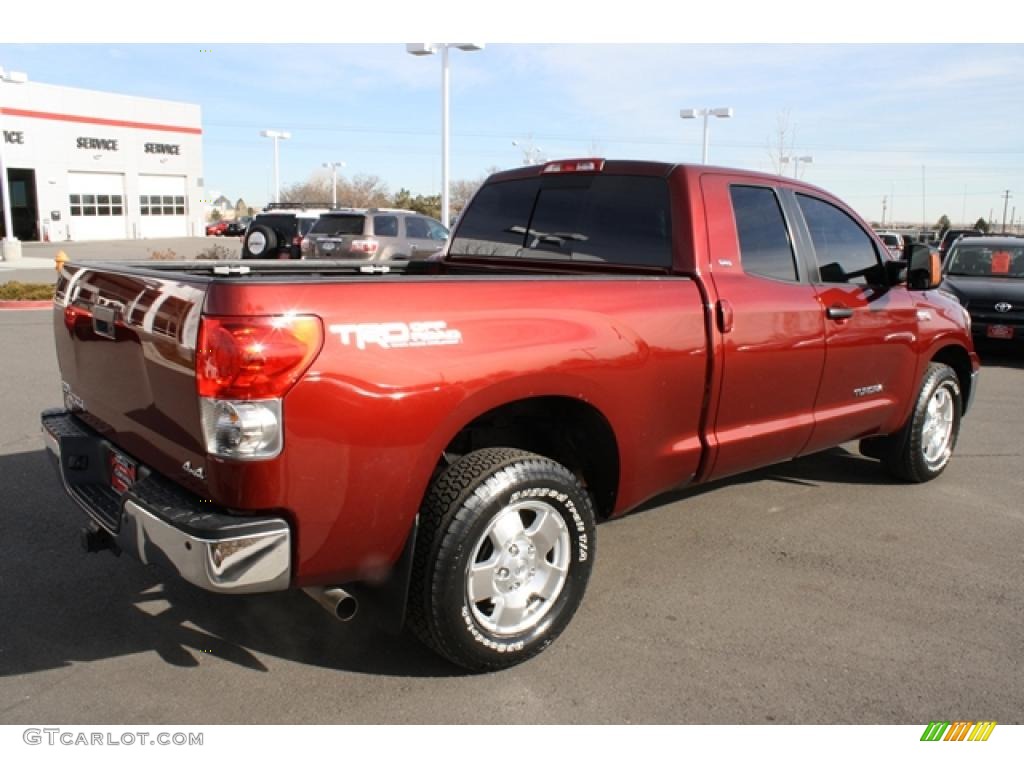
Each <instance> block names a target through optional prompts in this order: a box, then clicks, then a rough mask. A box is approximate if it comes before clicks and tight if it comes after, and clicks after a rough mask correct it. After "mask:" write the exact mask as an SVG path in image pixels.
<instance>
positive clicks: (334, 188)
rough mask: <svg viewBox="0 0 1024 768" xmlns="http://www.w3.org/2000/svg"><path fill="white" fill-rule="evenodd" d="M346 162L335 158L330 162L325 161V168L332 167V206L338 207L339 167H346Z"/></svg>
mask: <svg viewBox="0 0 1024 768" xmlns="http://www.w3.org/2000/svg"><path fill="white" fill-rule="evenodd" d="M344 167H345V163H343V162H341V161H340V160H335V161H333V162H330V163H324V168H330V169H331V207H332V208H337V207H338V169H339V168H344Z"/></svg>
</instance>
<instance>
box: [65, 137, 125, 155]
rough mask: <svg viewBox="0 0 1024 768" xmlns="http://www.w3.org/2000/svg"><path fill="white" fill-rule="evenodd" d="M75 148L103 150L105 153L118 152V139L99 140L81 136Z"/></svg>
mask: <svg viewBox="0 0 1024 768" xmlns="http://www.w3.org/2000/svg"><path fill="white" fill-rule="evenodd" d="M75 146H77V147H78V148H79V149H101V150H103V151H104V152H117V139H97V138H93V137H91V136H79V137H78V139H76V142H75Z"/></svg>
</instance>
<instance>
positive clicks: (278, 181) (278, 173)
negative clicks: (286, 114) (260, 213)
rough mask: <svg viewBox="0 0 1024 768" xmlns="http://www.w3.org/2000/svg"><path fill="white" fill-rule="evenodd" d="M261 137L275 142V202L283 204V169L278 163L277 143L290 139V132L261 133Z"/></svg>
mask: <svg viewBox="0 0 1024 768" xmlns="http://www.w3.org/2000/svg"><path fill="white" fill-rule="evenodd" d="M260 136H264V137H266V138H268V139H273V140H274V202H275V203H280V202H281V168H280V165H279V161H278V152H277V143H278V142H279V141H280V140H281V139H290V138H291V137H292V135H291V134H290V133H288V131H260Z"/></svg>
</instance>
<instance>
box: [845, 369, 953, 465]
mask: <svg viewBox="0 0 1024 768" xmlns="http://www.w3.org/2000/svg"><path fill="white" fill-rule="evenodd" d="M947 398H948V401H949V407H950V408H951V411H950V413H949V416H950V419H949V424H950V427H949V433H948V437H946V438H945V439H942V440H939V441H937V442H936V444H935V445H932V444H931V443H930V441H929V436H930V434H931V433H930V432H929V429H928V428H929V424H930V423H931V421H930V414H929V407H930V406H931V407H932V408H935V409H940V408H944V407H945V406H944V404H945V403H946V399H947ZM962 412H963V397H962V395H961V391H960V380H959V379H958V378H957V375H956V372H955V371H954V370H953V369H952V368H950V367H949V366H948V365H944V364H942V363H930V364H929V365H928V368H927V369H926V370H925V373H924V378H923V380H922V381H921V387H920V389H919V390H918V393H917V399H916V400H915V401H914V410H913V411H912V412H911V414H910V419H909V420H908V421H907V423H906V425H905V426H904V427H903V429H901V430H900V431H899V432H897V433H896V434H894V435H888V436H886V437H872V438H868V439H867V440H862V441H861V443H860V451H861V453H863V454H864V455H865V456H871V457H872V458H876V459H881V461H882V466H884V467H885V469H886V471H888V472H889V474H891V475H893V476H894V477H896V478H898V479H900V480H904V481H906V482H908V483H924V482H927V481H929V480H932V479H934V478H936V477H938V476H939V475H941V474H942V472H943V471H944V470H945V469H946V467H947V466H948V465H949V461H950V458H951V457H952V455H953V450H954V448H955V447H956V441H957V437H958V436H959V434H960V417H961V414H962ZM944 433H945V430H944V429H943V430H942V434H944Z"/></svg>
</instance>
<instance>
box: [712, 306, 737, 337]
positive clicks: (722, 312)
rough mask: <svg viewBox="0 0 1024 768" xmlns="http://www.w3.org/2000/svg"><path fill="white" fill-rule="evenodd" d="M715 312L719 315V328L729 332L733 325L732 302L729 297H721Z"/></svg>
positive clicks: (721, 330)
mask: <svg viewBox="0 0 1024 768" xmlns="http://www.w3.org/2000/svg"><path fill="white" fill-rule="evenodd" d="M715 314H716V315H717V316H718V317H717V320H718V330H719V331H720V332H722V333H729V332H730V331H731V330H732V325H733V312H732V304H730V303H729V301H728V300H727V299H719V300H718V305H717V306H716V307H715Z"/></svg>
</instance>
